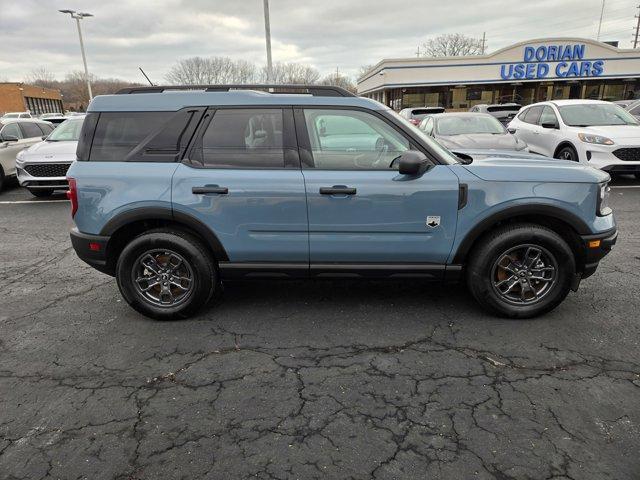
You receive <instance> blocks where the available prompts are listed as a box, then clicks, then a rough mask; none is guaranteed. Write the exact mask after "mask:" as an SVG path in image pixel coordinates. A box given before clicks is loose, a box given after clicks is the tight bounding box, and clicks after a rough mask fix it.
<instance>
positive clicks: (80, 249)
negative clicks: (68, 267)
mask: <svg viewBox="0 0 640 480" xmlns="http://www.w3.org/2000/svg"><path fill="white" fill-rule="evenodd" d="M70 236H71V245H73V249H74V250H75V251H76V254H77V255H78V257H79V258H80V260H82V261H83V262H85V263H88V264H89V265H91V266H92V267H93V268H95V269H96V270H98V271H100V272H102V273H106V274H108V275H113V274H114V272H113V268H112V266H111V265H109V264H108V262H107V244H108V243H109V239H110V238H111V237H105V236H101V235H92V234H89V233H82V232H80V231H78V229H77V228H73V229H72V230H71V232H70Z"/></svg>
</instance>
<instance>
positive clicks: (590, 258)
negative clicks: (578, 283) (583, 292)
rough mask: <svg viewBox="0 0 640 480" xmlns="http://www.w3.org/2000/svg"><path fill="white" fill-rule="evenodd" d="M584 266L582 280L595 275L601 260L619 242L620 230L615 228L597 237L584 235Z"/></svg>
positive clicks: (582, 237)
mask: <svg viewBox="0 0 640 480" xmlns="http://www.w3.org/2000/svg"><path fill="white" fill-rule="evenodd" d="M581 239H582V244H583V255H584V266H583V269H582V275H581V278H587V277H590V276H591V275H593V274H594V273H595V271H596V269H597V268H598V264H599V263H600V260H602V259H603V258H604V256H605V255H607V254H608V253H609V252H610V251H611V249H612V248H613V246H614V245H615V244H616V241H617V240H618V230H617V229H616V228H613V229H611V230H607V231H606V232H602V233H598V234H596V235H582V236H581Z"/></svg>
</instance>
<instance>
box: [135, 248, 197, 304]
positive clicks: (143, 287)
mask: <svg viewBox="0 0 640 480" xmlns="http://www.w3.org/2000/svg"><path fill="white" fill-rule="evenodd" d="M131 279H132V281H133V285H134V287H135V290H136V293H137V294H138V295H140V296H141V297H142V298H143V299H144V300H146V301H147V302H149V303H152V304H153V305H156V306H158V307H165V308H167V307H175V306H177V305H180V304H181V303H184V302H185V301H186V300H187V299H188V298H189V296H190V295H191V294H192V293H193V290H194V286H195V285H194V284H195V279H194V275H193V269H192V268H191V265H189V263H188V262H187V261H186V260H185V259H184V257H182V256H181V255H180V254H178V253H176V252H174V251H172V250H166V249H155V250H149V251H146V252H144V253H143V254H142V255H140V256H139V257H138V259H137V260H136V261H135V264H134V267H133V269H132V270H131Z"/></svg>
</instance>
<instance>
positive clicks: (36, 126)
mask: <svg viewBox="0 0 640 480" xmlns="http://www.w3.org/2000/svg"><path fill="white" fill-rule="evenodd" d="M52 131H53V126H52V125H51V124H50V123H47V122H41V121H39V120H31V119H22V118H20V119H16V118H11V119H4V120H0V190H2V185H3V183H4V181H5V180H6V179H7V178H10V177H14V176H15V175H16V155H18V153H19V152H20V151H21V150H24V149H25V148H27V147H30V146H31V145H33V144H34V143H38V142H41V141H42V139H43V137H45V136H47V135H49V134H50V133H51V132H52Z"/></svg>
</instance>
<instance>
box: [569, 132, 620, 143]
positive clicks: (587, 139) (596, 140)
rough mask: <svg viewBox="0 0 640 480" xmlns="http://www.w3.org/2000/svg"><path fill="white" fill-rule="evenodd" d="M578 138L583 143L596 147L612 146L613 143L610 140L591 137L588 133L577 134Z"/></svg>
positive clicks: (595, 136)
mask: <svg viewBox="0 0 640 480" xmlns="http://www.w3.org/2000/svg"><path fill="white" fill-rule="evenodd" d="M578 138H579V139H580V140H582V141H583V142H585V143H595V144H597V145H613V144H614V142H613V140H611V139H610V138H607V137H601V136H600V135H591V134H590V133H579V134H578Z"/></svg>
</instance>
